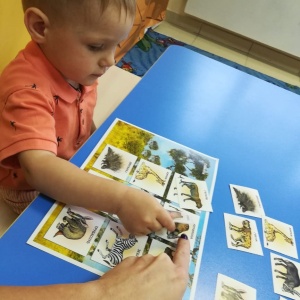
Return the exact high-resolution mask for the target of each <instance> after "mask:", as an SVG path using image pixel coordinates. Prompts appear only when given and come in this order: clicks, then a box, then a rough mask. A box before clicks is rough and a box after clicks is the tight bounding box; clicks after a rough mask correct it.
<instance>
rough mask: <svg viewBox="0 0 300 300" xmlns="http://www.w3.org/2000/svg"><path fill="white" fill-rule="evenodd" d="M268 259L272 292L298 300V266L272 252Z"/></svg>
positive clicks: (299, 281) (296, 263) (299, 265)
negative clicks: (269, 260) (269, 261)
mask: <svg viewBox="0 0 300 300" xmlns="http://www.w3.org/2000/svg"><path fill="white" fill-rule="evenodd" d="M270 258H271V267H272V279H273V288H274V292H275V293H276V294H279V295H281V296H284V297H288V298H291V299H300V279H299V270H300V264H299V263H298V262H295V261H293V260H290V259H287V258H284V257H282V256H279V255H276V254H274V253H272V252H271V253H270Z"/></svg>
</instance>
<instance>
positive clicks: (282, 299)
mask: <svg viewBox="0 0 300 300" xmlns="http://www.w3.org/2000/svg"><path fill="white" fill-rule="evenodd" d="M279 300H287V299H286V298H283V297H281V296H280V297H279Z"/></svg>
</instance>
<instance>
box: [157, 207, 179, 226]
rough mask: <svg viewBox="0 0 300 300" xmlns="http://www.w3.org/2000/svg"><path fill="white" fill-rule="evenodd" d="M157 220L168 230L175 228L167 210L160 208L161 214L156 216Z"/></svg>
mask: <svg viewBox="0 0 300 300" xmlns="http://www.w3.org/2000/svg"><path fill="white" fill-rule="evenodd" d="M157 221H158V222H159V223H160V224H161V226H162V227H165V228H167V229H168V230H169V231H174V230H175V223H174V220H173V218H172V216H171V214H170V213H169V212H168V211H167V210H165V209H163V210H162V212H161V214H160V215H159V216H158V217H157Z"/></svg>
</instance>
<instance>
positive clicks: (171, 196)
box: [167, 173, 182, 204]
mask: <svg viewBox="0 0 300 300" xmlns="http://www.w3.org/2000/svg"><path fill="white" fill-rule="evenodd" d="M180 176H182V175H181V174H178V173H175V174H174V176H173V179H172V182H171V185H170V188H169V191H168V195H167V199H168V200H170V201H172V202H175V203H178V204H179V202H178V191H177V178H178V177H180Z"/></svg>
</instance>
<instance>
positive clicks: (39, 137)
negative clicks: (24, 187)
mask: <svg viewBox="0 0 300 300" xmlns="http://www.w3.org/2000/svg"><path fill="white" fill-rule="evenodd" d="M53 114H54V100H53V99H50V97H47V96H45V94H43V93H42V92H40V91H39V90H38V89H37V88H36V87H35V86H34V85H33V86H29V87H25V88H22V89H19V90H17V91H15V92H13V93H11V94H10V95H8V96H7V99H6V100H5V103H4V105H3V107H2V111H1V118H0V128H1V139H0V163H1V164H2V165H3V166H5V167H11V168H18V167H19V162H18V159H17V154H18V153H20V152H22V151H26V150H47V151H50V152H53V153H54V154H56V153H57V140H56V134H55V120H54V117H53Z"/></svg>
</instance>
